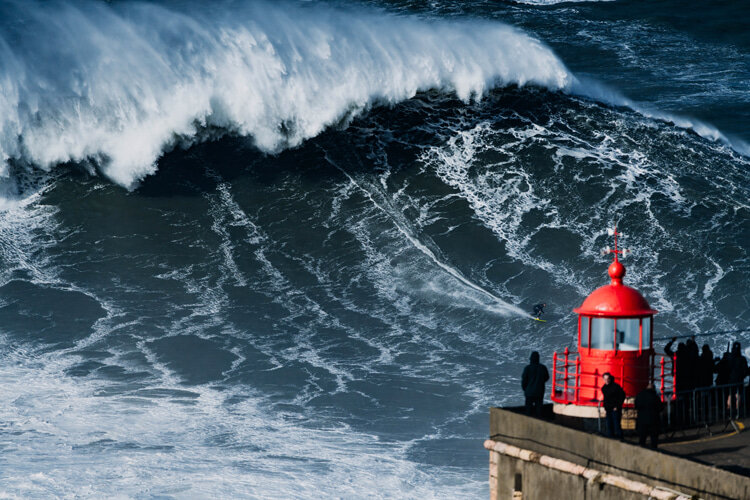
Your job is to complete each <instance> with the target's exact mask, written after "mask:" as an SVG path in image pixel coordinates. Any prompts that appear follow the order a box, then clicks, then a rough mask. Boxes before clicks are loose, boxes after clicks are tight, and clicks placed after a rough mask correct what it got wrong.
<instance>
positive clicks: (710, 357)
mask: <svg viewBox="0 0 750 500" xmlns="http://www.w3.org/2000/svg"><path fill="white" fill-rule="evenodd" d="M698 367H699V369H698V373H699V375H698V380H699V383H698V387H710V386H712V385H713V384H714V353H713V352H711V348H710V347H709V346H708V344H703V350H702V352H701V357H700V359H699V361H698Z"/></svg>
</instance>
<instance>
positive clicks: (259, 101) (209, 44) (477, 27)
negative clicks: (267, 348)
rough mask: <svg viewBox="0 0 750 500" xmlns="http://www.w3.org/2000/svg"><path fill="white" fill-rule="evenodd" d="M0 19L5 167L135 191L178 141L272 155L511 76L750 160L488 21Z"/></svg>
mask: <svg viewBox="0 0 750 500" xmlns="http://www.w3.org/2000/svg"><path fill="white" fill-rule="evenodd" d="M0 19H2V20H3V21H0V162H2V163H0V177H9V176H10V171H11V168H10V167H9V165H10V163H12V162H16V163H20V164H22V165H23V164H25V165H31V166H34V167H38V168H42V169H45V170H50V169H51V168H52V167H54V166H55V165H57V164H60V163H65V162H77V163H79V164H81V165H84V166H86V167H87V168H89V169H90V170H91V171H92V172H93V171H95V170H98V171H100V172H102V173H103V174H104V175H106V176H107V177H108V178H109V179H111V180H112V181H114V182H116V183H118V184H120V185H122V186H124V187H127V188H133V187H134V186H136V185H137V183H138V182H139V181H140V180H142V179H143V178H144V177H146V176H147V175H150V174H152V173H154V172H155V170H156V163H157V160H158V159H159V157H160V156H161V155H162V154H163V153H164V152H165V151H168V150H169V149H171V148H173V147H175V146H176V145H182V146H187V145H190V144H191V143H192V142H194V141H200V140H205V139H207V138H211V137H215V136H216V135H221V134H226V133H233V134H238V135H242V136H247V137H250V138H251V139H252V140H253V142H254V144H255V145H256V146H257V147H258V148H259V149H260V150H262V151H265V152H271V153H273V152H278V151H280V150H283V149H284V148H288V147H294V146H296V145H298V144H300V143H301V142H302V141H304V140H305V139H308V138H311V137H314V136H316V135H317V134H319V133H320V132H321V131H323V130H324V129H325V128H327V127H329V126H332V125H336V124H345V123H346V122H347V120H349V119H351V117H353V116H355V115H356V114H357V113H360V112H362V111H364V110H367V109H368V108H369V107H371V106H373V105H394V104H396V103H398V102H401V101H404V100H406V99H409V98H411V97H413V96H414V95H415V94H416V93H417V92H419V91H425V90H430V89H438V90H440V91H444V92H455V94H456V95H457V96H458V97H459V98H460V99H462V100H464V101H469V100H471V99H475V98H476V99H478V98H481V96H482V95H483V94H485V93H486V92H487V91H488V90H489V89H491V88H493V87H496V86H502V85H513V84H515V85H520V86H523V85H526V84H533V85H538V86H542V87H546V88H548V89H550V90H562V91H565V92H570V93H573V94H578V95H582V96H585V97H587V98H592V99H596V100H599V101H602V102H605V103H607V104H612V105H615V106H627V107H630V108H632V109H635V110H636V111H638V112H640V113H643V114H645V115H646V116H649V117H651V118H654V119H657V120H662V121H667V122H672V123H674V124H675V125H677V126H679V127H682V128H686V129H691V130H693V131H695V132H696V133H698V134H700V135H702V136H704V137H706V138H708V139H710V140H713V141H719V142H722V143H725V144H727V145H729V146H730V147H733V148H734V149H735V150H737V151H738V152H740V153H743V154H748V155H750V147H748V145H747V144H744V143H740V142H738V141H730V139H728V138H727V137H725V136H724V135H723V134H722V133H721V132H720V131H718V130H717V129H716V128H714V127H712V126H710V125H707V124H704V123H700V122H697V121H694V120H692V121H691V120H688V119H686V118H681V117H676V116H672V115H668V114H665V113H661V112H659V111H655V110H648V109H645V108H643V107H642V106H640V105H638V104H637V103H633V102H631V101H630V100H628V99H626V98H625V97H623V96H620V95H619V94H618V93H617V92H615V91H613V90H611V89H607V88H605V87H604V86H602V85H600V84H598V83H596V82H591V81H584V80H583V79H578V78H576V76H575V75H573V74H572V73H571V72H570V71H569V70H568V69H567V68H566V67H565V65H564V63H563V62H562V61H561V60H560V59H559V58H558V57H557V56H556V55H555V54H554V53H553V52H552V51H551V50H550V49H549V48H547V47H546V46H545V45H544V44H543V43H541V42H540V41H539V40H536V39H534V38H532V37H531V36H529V35H526V34H524V33H522V32H521V31H519V30H517V29H515V28H512V27H510V26H507V25H505V24H502V23H500V22H496V21H492V22H490V21H482V20H477V19H464V20H456V19H452V20H450V21H437V20H425V19H421V18H417V17H408V16H395V15H392V14H387V13H383V12H378V11H374V10H364V9H362V8H356V9H341V8H335V9H334V8H331V7H327V6H321V5H319V4H316V5H314V6H310V5H304V4H299V3H293V2H271V1H263V0H260V1H256V2H248V3H237V2H231V3H227V2H220V3H214V4H212V6H211V7H210V8H208V7H206V6H204V5H201V4H200V3H197V2H186V3H181V4H179V5H178V4H172V3H170V4H168V6H162V5H158V4H156V3H122V4H120V3H116V4H104V3H100V2H93V1H89V0H77V1H73V2H44V3H37V2H20V1H16V2H9V3H5V4H3V5H2V6H0Z"/></svg>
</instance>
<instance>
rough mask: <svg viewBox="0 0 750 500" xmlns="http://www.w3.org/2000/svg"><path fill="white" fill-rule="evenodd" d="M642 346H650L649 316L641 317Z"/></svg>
mask: <svg viewBox="0 0 750 500" xmlns="http://www.w3.org/2000/svg"><path fill="white" fill-rule="evenodd" d="M643 348H644V349H650V348H651V318H643Z"/></svg>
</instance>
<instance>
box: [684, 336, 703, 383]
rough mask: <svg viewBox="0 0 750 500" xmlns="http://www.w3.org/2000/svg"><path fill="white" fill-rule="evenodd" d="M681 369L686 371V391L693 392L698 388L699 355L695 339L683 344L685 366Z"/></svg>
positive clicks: (692, 338)
mask: <svg viewBox="0 0 750 500" xmlns="http://www.w3.org/2000/svg"><path fill="white" fill-rule="evenodd" d="M683 368H684V369H685V370H686V372H683V373H685V375H686V377H685V378H686V382H687V387H685V389H687V390H693V389H695V388H696V387H699V386H700V354H699V353H698V344H697V343H696V342H695V337H691V338H689V339H687V342H686V343H685V364H684V365H683Z"/></svg>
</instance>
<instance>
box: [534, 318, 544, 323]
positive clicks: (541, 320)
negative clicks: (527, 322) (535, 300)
mask: <svg viewBox="0 0 750 500" xmlns="http://www.w3.org/2000/svg"><path fill="white" fill-rule="evenodd" d="M531 319H533V320H534V321H539V322H540V323H546V322H547V320H546V319H539V318H531Z"/></svg>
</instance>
